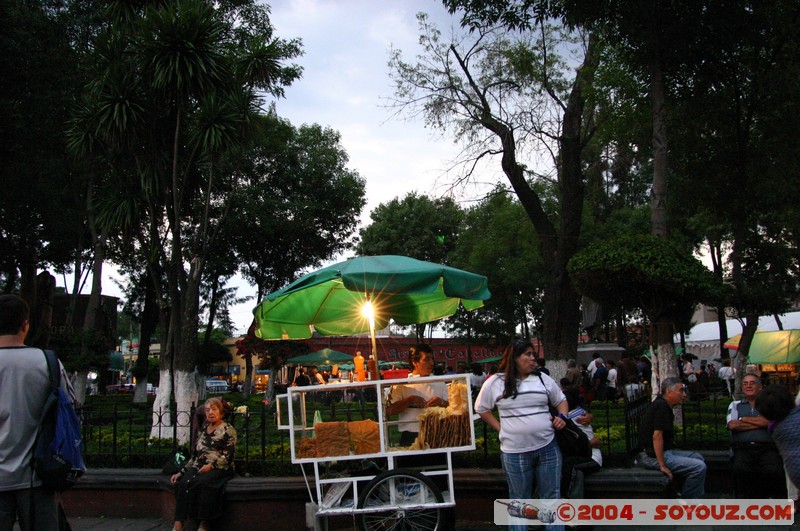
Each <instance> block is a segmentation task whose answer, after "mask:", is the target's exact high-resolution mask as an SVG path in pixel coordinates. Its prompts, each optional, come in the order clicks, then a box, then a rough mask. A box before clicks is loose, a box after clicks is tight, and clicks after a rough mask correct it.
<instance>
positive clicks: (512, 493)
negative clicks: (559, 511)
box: [500, 437, 564, 531]
mask: <svg viewBox="0 0 800 531" xmlns="http://www.w3.org/2000/svg"><path fill="white" fill-rule="evenodd" d="M500 459H501V462H502V464H503V472H505V475H506V482H508V497H509V498H511V499H513V500H527V499H531V498H532V497H533V490H534V488H536V487H538V488H539V496H538V497H539V499H543V500H549V499H558V498H561V487H560V483H561V450H559V449H558V443H557V442H556V440H555V437H554V438H553V440H552V441H550V443H549V444H547V445H546V446H543V447H542V448H539V449H538V450H533V451H531V452H524V453H521V454H507V453H505V452H501V453H500ZM530 524H531V525H537V524H539V522H537V521H531V522H530ZM509 529H510V530H511V531H526V530H527V529H528V526H527V525H512V526H510V527H509ZM545 529H548V530H549V531H562V530H563V529H564V526H563V525H548V526H546V527H545Z"/></svg>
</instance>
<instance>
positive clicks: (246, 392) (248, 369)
mask: <svg viewBox="0 0 800 531" xmlns="http://www.w3.org/2000/svg"><path fill="white" fill-rule="evenodd" d="M271 379H272V375H270V380H271ZM252 386H253V355H252V354H251V353H249V352H248V353H247V354H245V355H244V387H243V388H242V396H243V397H244V398H245V399H247V398H249V397H250V389H251V388H252Z"/></svg>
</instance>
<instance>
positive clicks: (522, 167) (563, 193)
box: [390, 15, 599, 358]
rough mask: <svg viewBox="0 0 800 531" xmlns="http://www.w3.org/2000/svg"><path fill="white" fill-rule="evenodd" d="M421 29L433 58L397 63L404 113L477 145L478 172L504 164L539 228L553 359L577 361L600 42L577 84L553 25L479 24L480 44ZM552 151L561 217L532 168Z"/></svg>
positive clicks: (587, 53) (590, 41) (587, 55)
mask: <svg viewBox="0 0 800 531" xmlns="http://www.w3.org/2000/svg"><path fill="white" fill-rule="evenodd" d="M420 25H421V28H422V31H421V36H420V41H421V43H422V45H423V49H424V52H423V56H422V57H420V59H419V61H418V62H417V63H416V64H410V63H406V62H404V61H403V60H402V57H401V55H400V52H397V51H395V52H394V53H393V55H392V58H391V60H390V66H391V68H392V76H393V77H394V78H395V80H396V83H397V89H396V92H395V94H396V99H397V107H398V108H399V110H400V111H401V112H402V111H404V112H407V113H408V114H412V115H415V114H421V115H423V116H424V117H425V119H426V121H427V123H428V124H429V125H430V126H432V127H435V128H440V129H448V130H450V131H451V132H453V134H454V136H456V138H458V139H459V140H463V141H464V142H465V144H466V145H467V146H468V147H467V150H468V151H469V152H470V153H471V154H472V163H475V162H476V161H478V160H482V159H483V158H485V157H491V156H495V155H497V156H499V158H500V167H501V168H502V170H503V173H504V175H505V176H506V178H507V179H508V181H509V183H510V184H511V188H512V189H513V190H514V193H515V194H516V195H517V197H518V198H519V200H520V203H521V204H522V206H523V207H524V209H525V211H526V213H527V214H528V217H529V219H530V220H531V222H532V223H533V227H534V230H535V231H536V234H537V237H538V242H539V247H540V254H541V256H542V260H543V263H544V269H545V270H546V271H547V277H546V285H545V289H544V308H545V309H544V327H543V328H544V333H543V340H544V346H545V351H546V353H547V355H548V356H549V357H553V358H567V357H571V356H574V355H575V351H576V349H577V336H578V325H579V311H578V297H577V293H576V291H575V288H574V287H573V285H572V283H571V281H570V279H569V275H568V274H567V273H566V265H567V262H568V261H569V259H570V257H571V256H572V255H573V254H574V253H575V252H576V251H577V250H578V246H579V239H580V231H581V221H582V212H583V200H584V186H585V183H584V174H583V165H584V161H583V158H582V157H583V148H584V147H585V146H586V143H587V142H588V140H589V139H590V138H591V136H592V133H593V130H594V125H593V119H592V116H593V106H592V105H591V103H590V102H589V98H590V91H589V88H590V84H591V81H592V79H593V75H594V71H595V69H596V66H597V61H598V59H599V49H598V47H597V42H596V40H595V39H594V38H592V36H588V37H587V39H586V40H585V42H583V43H582V44H583V45H584V46H585V47H584V49H583V51H584V56H583V63H582V64H580V65H579V66H578V67H577V68H576V69H574V72H575V76H574V77H573V78H571V79H570V78H568V77H567V71H568V69H567V67H566V65H565V64H564V63H563V62H562V61H560V59H559V57H558V56H557V55H556V54H555V48H556V47H557V46H558V45H559V44H561V43H562V41H558V40H557V34H556V30H555V29H554V28H551V27H549V26H545V25H544V24H541V25H540V26H539V32H538V35H537V34H532V33H528V32H525V31H523V32H520V33H509V32H503V31H501V29H500V28H497V27H493V26H491V24H489V23H483V22H481V21H479V22H476V23H475V24H474V25H473V26H472V27H471V29H472V30H473V31H474V38H473V39H472V40H471V41H469V42H467V41H466V40H464V41H461V42H456V41H455V40H454V41H452V42H444V41H442V39H441V35H440V33H439V31H438V30H437V29H436V28H434V27H433V26H432V25H431V24H429V23H428V22H427V20H426V18H425V16H424V15H421V16H420ZM529 27H530V25H524V27H523V29H528V28H529ZM569 37H574V35H570V36H569ZM548 151H549V153H550V154H551V155H552V162H553V173H555V181H556V183H557V184H556V186H555V187H554V189H555V190H556V191H557V192H556V193H557V205H558V207H557V211H556V212H548V211H547V210H546V209H545V207H544V205H543V197H542V196H541V194H540V193H539V192H538V191H537V188H536V187H535V186H532V185H531V183H532V182H535V181H537V180H546V179H547V177H546V176H544V175H541V174H537V173H536V172H535V171H534V170H532V169H531V168H529V167H528V165H527V164H526V163H525V162H523V159H524V157H525V156H526V155H528V154H529V153H530V154H534V155H535V154H536V153H537V152H538V153H542V152H548ZM531 162H532V163H533V164H536V161H535V160H533V161H531ZM468 177H469V175H468V176H467V178H468Z"/></svg>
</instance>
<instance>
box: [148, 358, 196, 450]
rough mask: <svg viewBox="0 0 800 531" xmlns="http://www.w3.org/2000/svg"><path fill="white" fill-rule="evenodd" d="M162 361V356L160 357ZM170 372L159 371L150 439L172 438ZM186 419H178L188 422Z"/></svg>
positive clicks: (165, 370)
mask: <svg viewBox="0 0 800 531" xmlns="http://www.w3.org/2000/svg"><path fill="white" fill-rule="evenodd" d="M162 359H163V356H162ZM171 398H172V371H170V370H169V369H165V368H163V367H162V369H161V370H160V371H159V379H158V391H156V399H155V400H154V401H153V427H152V428H150V438H151V439H160V438H163V439H169V438H171V437H172V408H171V404H172V401H171V400H170V399H171ZM188 416H189V415H188V414H187V415H186V417H187V419H180V418H179V419H178V423H180V422H181V421H182V420H185V421H186V422H188Z"/></svg>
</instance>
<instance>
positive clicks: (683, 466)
mask: <svg viewBox="0 0 800 531" xmlns="http://www.w3.org/2000/svg"><path fill="white" fill-rule="evenodd" d="M642 464H644V466H645V468H650V469H652V470H660V468H659V466H658V460H657V459H655V458H654V457H647V456H644V457H642ZM664 464H665V465H667V468H669V469H670V470H671V471H672V475H673V477H675V478H678V477H679V478H686V479H685V481H684V482H683V488H682V489H681V495H682V496H683V497H684V498H687V499H696V498H702V497H703V494H704V493H705V485H706V462H705V460H704V459H703V456H702V455H700V454H698V453H697V452H690V451H688V450H677V449H674V448H673V449H672V450H664Z"/></svg>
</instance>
